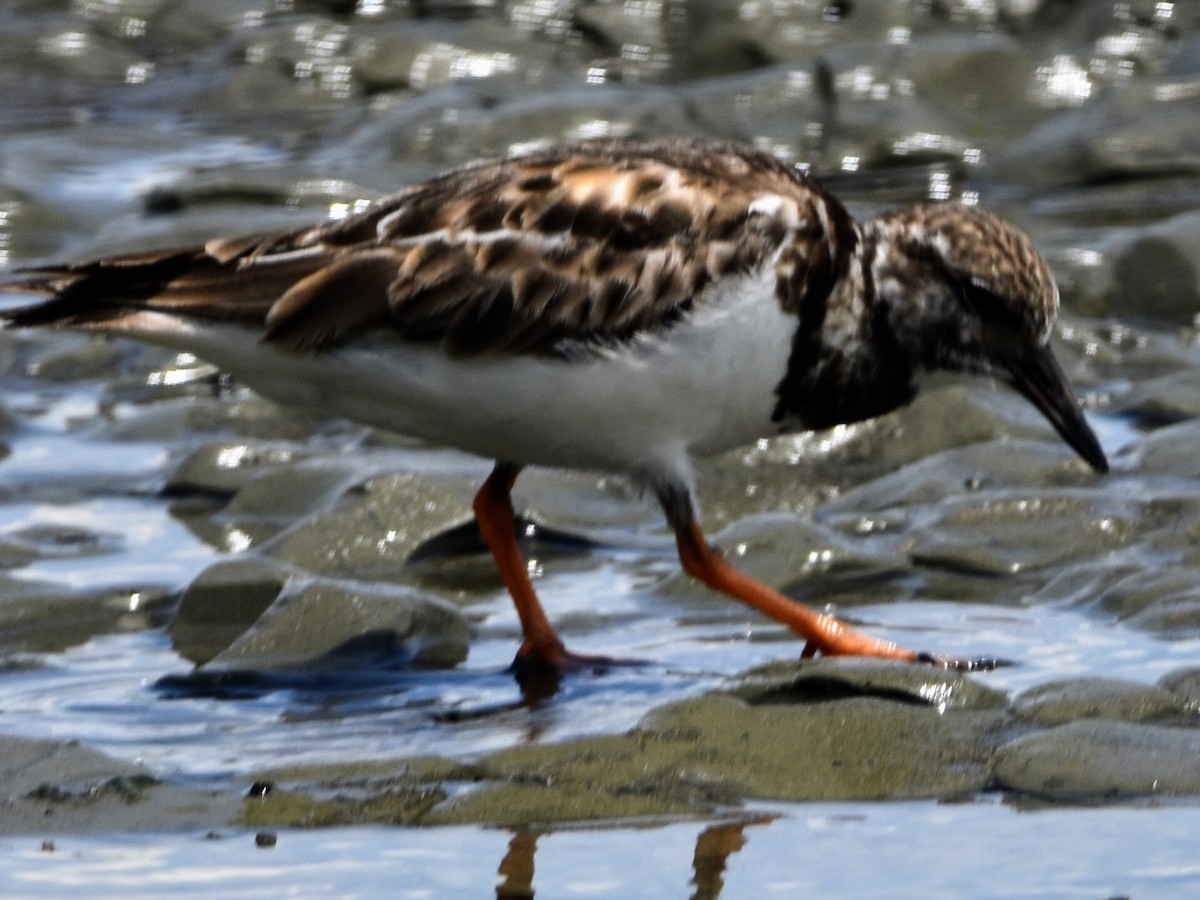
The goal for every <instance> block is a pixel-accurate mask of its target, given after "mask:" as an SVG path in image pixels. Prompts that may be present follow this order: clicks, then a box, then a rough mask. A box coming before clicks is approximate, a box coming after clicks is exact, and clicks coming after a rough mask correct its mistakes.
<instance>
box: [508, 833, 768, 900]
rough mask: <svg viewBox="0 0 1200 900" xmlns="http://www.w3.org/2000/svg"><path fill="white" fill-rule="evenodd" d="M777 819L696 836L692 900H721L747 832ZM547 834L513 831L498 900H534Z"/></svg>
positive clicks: (744, 843) (693, 857) (744, 844)
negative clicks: (542, 841)
mask: <svg viewBox="0 0 1200 900" xmlns="http://www.w3.org/2000/svg"><path fill="white" fill-rule="evenodd" d="M777 818H778V816H773V815H757V816H753V817H750V818H744V819H738V820H735V821H731V822H719V823H717V824H715V825H710V826H708V827H707V828H705V829H703V830H702V831H701V832H700V833H699V834H698V835H697V836H696V849H695V852H694V854H693V856H692V881H691V886H692V887H694V888H695V890H694V891H693V892H692V894H691V900H718V898H719V897H720V896H721V890H722V889H723V888H724V885H725V870H726V868H727V865H728V862H729V857H731V856H732V855H733V854H735V853H737V852H738V851H739V850H741V849H742V847H744V846H746V841H747V840H748V838H747V837H746V834H745V831H746V829H747V828H750V827H752V826H755V825H766V824H768V823H770V822H773V821H775V820H776V819H777ZM546 833H547V832H546V831H544V830H539V829H532V828H522V829H518V830H516V831H514V832H513V835H512V839H511V840H510V841H509V842H508V849H507V851H506V852H505V854H504V858H503V859H501V860H500V866H499V868H498V870H497V871H498V872H499V875H500V881H499V883H498V884H497V885H496V900H532V898H533V896H534V894H536V893H537V889H536V887H535V886H534V874H535V868H536V866H535V857H536V855H537V847H538V839H539V838H540V837H542V836H543V835H544V834H546Z"/></svg>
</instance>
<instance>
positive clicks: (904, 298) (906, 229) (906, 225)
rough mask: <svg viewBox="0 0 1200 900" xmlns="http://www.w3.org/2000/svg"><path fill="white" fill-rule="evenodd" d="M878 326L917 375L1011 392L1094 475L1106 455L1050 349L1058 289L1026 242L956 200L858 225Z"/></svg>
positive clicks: (1105, 464)
mask: <svg viewBox="0 0 1200 900" xmlns="http://www.w3.org/2000/svg"><path fill="white" fill-rule="evenodd" d="M863 237H864V244H865V247H866V248H867V251H868V253H869V254H870V256H869V262H868V265H869V267H870V272H871V276H872V280H873V284H874V290H875V299H876V304H875V310H876V315H877V316H882V317H883V318H884V320H885V321H884V322H882V323H880V324H881V325H883V326H884V330H885V331H886V332H887V333H888V334H890V335H891V336H892V337H893V339H894V340H895V341H896V343H897V344H898V345H899V346H898V349H899V350H900V351H901V352H902V353H904V354H905V355H907V357H908V358H909V360H910V361H911V363H912V365H913V367H914V369H915V370H917V371H922V370H923V371H930V372H932V371H951V372H968V373H974V374H980V375H990V376H992V377H995V378H997V379H999V380H1000V381H1003V382H1005V383H1007V384H1009V385H1011V386H1012V387H1013V388H1015V389H1016V390H1017V391H1018V392H1019V393H1020V394H1021V395H1022V396H1024V397H1025V398H1026V399H1027V400H1029V401H1030V402H1031V403H1032V404H1033V405H1034V406H1035V407H1037V408H1038V410H1040V411H1041V413H1042V415H1044V416H1045V417H1046V419H1047V420H1049V422H1050V424H1051V425H1053V426H1054V428H1055V430H1057V431H1058V433H1059V434H1060V435H1061V436H1062V438H1063V440H1065V441H1066V442H1067V443H1068V444H1069V445H1070V446H1071V447H1072V448H1074V449H1075V451H1076V452H1077V453H1078V454H1079V455H1080V456H1081V457H1082V458H1083V459H1084V460H1085V461H1086V462H1087V463H1088V464H1089V465H1090V466H1091V467H1092V468H1093V469H1095V470H1096V471H1098V472H1106V471H1108V461H1107V460H1106V459H1105V456H1104V451H1103V450H1102V449H1101V447H1100V443H1099V441H1098V440H1097V439H1096V435H1095V434H1094V433H1093V432H1092V429H1091V427H1090V426H1089V425H1088V423H1087V421H1086V420H1085V419H1084V416H1083V411H1082V410H1081V409H1080V408H1079V403H1078V401H1077V400H1076V399H1075V395H1074V393H1073V391H1072V390H1071V386H1070V383H1069V382H1068V381H1067V378H1066V376H1065V375H1064V374H1063V371H1062V369H1061V367H1060V366H1059V365H1058V362H1057V360H1055V358H1054V355H1053V353H1052V351H1051V349H1050V334H1051V331H1052V328H1053V325H1054V320H1055V317H1056V316H1057V315H1058V288H1057V286H1056V285H1055V283H1054V277H1053V276H1052V275H1051V274H1050V268H1049V267H1048V266H1047V265H1046V261H1045V260H1044V259H1043V258H1042V256H1041V254H1040V253H1038V251H1037V249H1036V248H1035V247H1034V246H1033V242H1032V241H1030V240H1029V238H1028V237H1026V236H1025V235H1024V234H1022V233H1021V232H1020V231H1018V230H1017V229H1016V228H1014V227H1012V226H1011V225H1009V224H1007V223H1005V222H1002V221H1001V220H1000V219H997V218H996V217H995V216H992V215H989V214H988V213H985V212H982V211H980V210H976V209H973V208H970V207H965V206H959V205H956V204H931V205H925V206H914V207H909V208H907V209H902V210H897V211H895V212H890V213H885V214H883V215H881V216H879V217H877V218H875V219H873V220H871V221H870V222H869V223H867V224H866V225H865V226H864V228H863Z"/></svg>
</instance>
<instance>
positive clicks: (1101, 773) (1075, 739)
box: [995, 720, 1200, 802]
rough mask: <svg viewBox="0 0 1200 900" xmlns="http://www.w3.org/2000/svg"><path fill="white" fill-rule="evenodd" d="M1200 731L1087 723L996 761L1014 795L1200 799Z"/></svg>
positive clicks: (1035, 738)
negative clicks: (1199, 761) (1199, 763)
mask: <svg viewBox="0 0 1200 900" xmlns="http://www.w3.org/2000/svg"><path fill="white" fill-rule="evenodd" d="M1198 758H1200V730H1197V729H1184V728H1164V727H1159V726H1151V725H1133V724H1130V723H1128V722H1108V721H1099V720H1089V721H1081V722H1070V723H1068V724H1066V725H1060V726H1058V727H1057V728H1051V729H1050V730H1048V731H1041V732H1038V733H1036V734H1031V735H1027V736H1025V737H1021V738H1017V739H1016V740H1013V741H1010V742H1008V743H1007V744H1005V745H1003V746H1002V747H1000V749H999V750H998V751H997V753H996V766H995V779H996V782H997V784H998V785H999V786H1000V787H1001V788H1003V789H1005V790H1010V791H1016V792H1019V793H1023V794H1032V795H1034V796H1036V797H1040V798H1044V799H1050V800H1059V801H1068V802H1083V801H1096V802H1110V801H1113V800H1118V799H1122V798H1128V797H1161V796H1194V795H1197V794H1200V766H1197V765H1196V760H1197V759H1198Z"/></svg>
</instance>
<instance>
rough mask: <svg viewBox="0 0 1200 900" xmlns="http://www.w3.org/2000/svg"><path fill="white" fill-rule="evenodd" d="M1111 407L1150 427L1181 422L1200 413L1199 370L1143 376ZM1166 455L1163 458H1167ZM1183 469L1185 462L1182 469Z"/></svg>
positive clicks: (1186, 467) (1168, 457) (1186, 468)
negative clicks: (1151, 376)
mask: <svg viewBox="0 0 1200 900" xmlns="http://www.w3.org/2000/svg"><path fill="white" fill-rule="evenodd" d="M1112 409H1113V411H1114V412H1117V413H1122V414H1124V415H1126V416H1130V417H1131V418H1133V419H1134V420H1135V421H1138V422H1141V423H1144V424H1145V425H1147V426H1151V427H1154V426H1162V425H1170V424H1176V423H1179V424H1182V423H1183V421H1184V420H1187V419H1194V418H1196V417H1197V416H1200V373H1197V372H1194V371H1190V370H1189V371H1183V372H1174V373H1172V374H1170V375H1163V376H1161V377H1159V378H1147V379H1144V380H1142V381H1141V382H1140V383H1139V384H1137V385H1136V386H1135V387H1133V388H1132V389H1131V390H1129V391H1128V392H1126V393H1124V394H1123V395H1122V396H1121V397H1119V398H1116V399H1115V401H1114V402H1113V404H1112ZM1184 433H1185V434H1186V433H1187V432H1186V431H1185V432H1184ZM1166 439H1167V438H1166V437H1164V438H1161V439H1160V440H1166ZM1152 446H1153V445H1152ZM1155 449H1158V448H1155ZM1170 458H1171V457H1170V455H1167V456H1166V457H1165V459H1166V460H1167V461H1169V460H1170ZM1187 471H1188V465H1186V464H1185V466H1184V468H1183V472H1185V473H1186V472H1187Z"/></svg>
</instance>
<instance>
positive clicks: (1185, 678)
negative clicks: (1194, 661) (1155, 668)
mask: <svg viewBox="0 0 1200 900" xmlns="http://www.w3.org/2000/svg"><path fill="white" fill-rule="evenodd" d="M1158 686H1159V687H1161V688H1163V689H1164V690H1167V691H1170V692H1171V693H1172V694H1174V695H1175V696H1176V697H1178V698H1180V699H1181V700H1182V701H1183V702H1184V703H1186V704H1187V707H1188V709H1190V710H1191V711H1192V712H1200V668H1195V667H1193V668H1186V669H1175V670H1174V671H1172V672H1168V673H1167V674H1166V675H1164V676H1163V677H1162V678H1160V679H1158Z"/></svg>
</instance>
